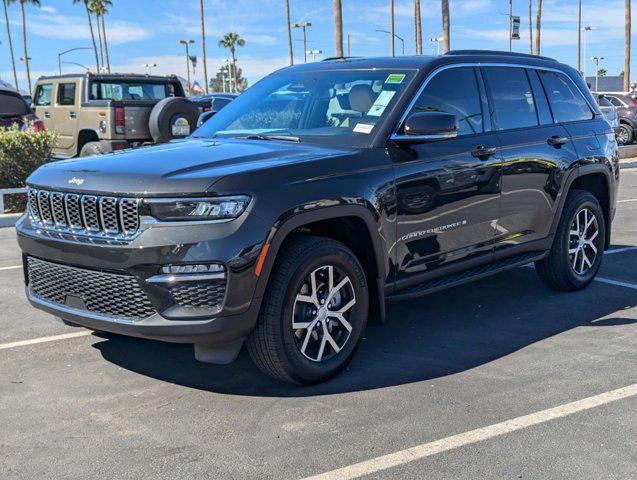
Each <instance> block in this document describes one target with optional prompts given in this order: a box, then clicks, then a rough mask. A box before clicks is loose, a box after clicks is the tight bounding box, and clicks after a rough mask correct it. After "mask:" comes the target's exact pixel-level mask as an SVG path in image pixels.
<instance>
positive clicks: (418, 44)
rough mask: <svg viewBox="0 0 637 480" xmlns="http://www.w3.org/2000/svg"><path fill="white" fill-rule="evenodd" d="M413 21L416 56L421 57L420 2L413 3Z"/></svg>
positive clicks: (417, 0) (418, 0)
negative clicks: (414, 24) (414, 23)
mask: <svg viewBox="0 0 637 480" xmlns="http://www.w3.org/2000/svg"><path fill="white" fill-rule="evenodd" d="M414 21H415V22H416V26H415V29H414V31H415V35H416V55H422V21H421V18H420V0H416V1H415V2H414Z"/></svg>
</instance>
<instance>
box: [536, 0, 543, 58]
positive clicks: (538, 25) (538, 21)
mask: <svg viewBox="0 0 637 480" xmlns="http://www.w3.org/2000/svg"><path fill="white" fill-rule="evenodd" d="M541 33H542V0H537V18H536V19H535V54H536V55H539V54H540V45H541V39H540V36H541Z"/></svg>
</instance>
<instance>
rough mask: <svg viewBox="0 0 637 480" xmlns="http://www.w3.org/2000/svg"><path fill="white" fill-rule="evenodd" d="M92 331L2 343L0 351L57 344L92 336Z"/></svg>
mask: <svg viewBox="0 0 637 480" xmlns="http://www.w3.org/2000/svg"><path fill="white" fill-rule="evenodd" d="M92 333H93V331H92V330H82V331H81V332H73V333H64V334H62V335H53V336H51V337H40V338H32V339H31V340H21V341H19V342H11V343H0V350H4V349H7V348H16V347H24V346H27V345H35V344H37V343H46V342H56V341H58V340H66V339H67V338H75V337H85V336H87V335H90V334H92Z"/></svg>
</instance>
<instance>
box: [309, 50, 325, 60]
mask: <svg viewBox="0 0 637 480" xmlns="http://www.w3.org/2000/svg"><path fill="white" fill-rule="evenodd" d="M305 53H306V54H307V55H312V61H313V62H316V56H317V55H320V54H321V53H323V50H308V51H307V52H305Z"/></svg>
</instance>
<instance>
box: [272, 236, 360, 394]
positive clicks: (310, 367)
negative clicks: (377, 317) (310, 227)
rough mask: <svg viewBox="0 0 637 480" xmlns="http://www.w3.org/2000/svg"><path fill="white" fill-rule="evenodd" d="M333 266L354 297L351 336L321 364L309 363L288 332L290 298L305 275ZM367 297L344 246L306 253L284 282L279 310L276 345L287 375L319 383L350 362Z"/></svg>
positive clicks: (358, 334)
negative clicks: (345, 277) (288, 367)
mask: <svg viewBox="0 0 637 480" xmlns="http://www.w3.org/2000/svg"><path fill="white" fill-rule="evenodd" d="M324 265H333V266H335V267H337V268H338V269H340V270H341V271H342V272H343V273H345V275H347V276H348V277H349V278H350V280H351V282H352V286H353V289H354V294H355V295H356V305H355V306H354V307H352V308H353V309H355V311H354V315H353V320H352V322H351V323H352V327H353V328H352V333H351V334H350V337H349V339H348V341H347V343H346V344H345V345H344V347H343V349H342V350H341V351H340V352H339V353H338V354H337V355H335V356H334V357H332V358H330V359H329V360H326V361H323V362H313V361H311V360H309V359H307V358H305V356H303V354H302V353H301V352H300V350H299V349H298V347H297V345H296V341H295V338H294V332H293V330H292V309H293V307H294V299H295V297H296V295H297V293H298V290H299V288H300V287H301V284H302V283H303V281H304V280H305V279H306V278H307V276H308V275H309V274H310V273H311V272H312V271H314V270H315V269H317V268H319V267H321V266H324ZM368 297H369V294H368V289H367V281H366V278H365V274H364V272H363V269H362V267H361V265H360V263H359V262H358V260H357V259H356V257H355V256H354V254H353V253H351V252H349V250H347V249H346V247H343V248H342V249H338V250H334V249H333V248H329V247H321V248H319V249H317V250H316V251H312V252H308V254H307V255H306V257H305V258H304V259H303V260H302V261H301V262H300V264H299V266H298V267H297V268H296V269H295V271H294V273H293V274H292V275H291V277H290V278H289V279H287V289H286V293H285V296H284V299H283V302H282V308H281V310H280V315H281V316H280V318H279V322H278V323H279V325H278V335H277V339H278V342H277V343H278V344H279V345H277V347H278V348H279V349H280V352H281V354H282V355H283V356H284V358H285V360H286V362H287V363H289V365H290V367H291V368H290V372H289V374H290V376H291V377H292V378H294V380H296V381H298V382H300V383H316V382H320V381H323V380H325V379H327V378H329V377H331V376H333V375H335V374H336V373H338V372H339V371H340V370H342V369H343V368H345V366H347V364H348V363H349V362H350V360H351V359H352V356H353V355H354V353H355V352H356V349H357V347H358V345H359V343H360V339H361V336H362V334H363V332H364V331H365V327H366V324H367V316H368V308H369V298H368Z"/></svg>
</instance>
